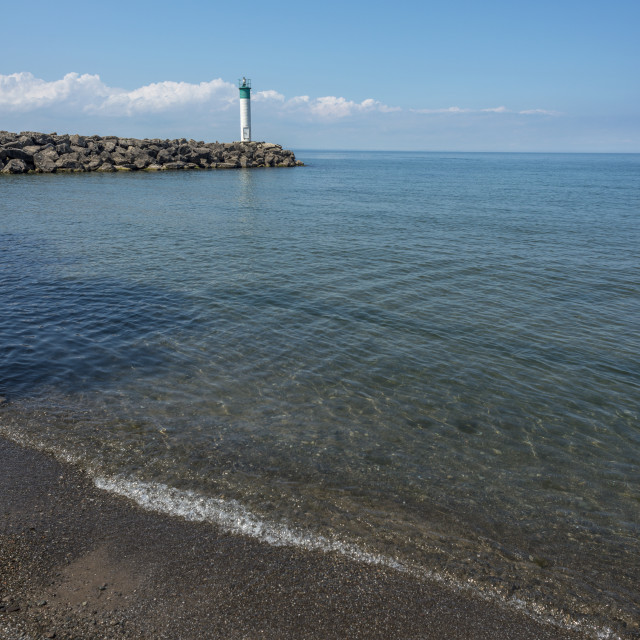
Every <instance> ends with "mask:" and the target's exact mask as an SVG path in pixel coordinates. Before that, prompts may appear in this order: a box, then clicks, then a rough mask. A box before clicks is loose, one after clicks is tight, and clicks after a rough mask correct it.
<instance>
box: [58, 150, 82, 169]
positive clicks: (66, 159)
mask: <svg viewBox="0 0 640 640" xmlns="http://www.w3.org/2000/svg"><path fill="white" fill-rule="evenodd" d="M83 169H84V167H83V165H82V163H81V162H80V161H79V159H78V156H77V154H75V153H67V154H64V155H62V156H60V158H58V160H56V170H62V171H82V170H83Z"/></svg>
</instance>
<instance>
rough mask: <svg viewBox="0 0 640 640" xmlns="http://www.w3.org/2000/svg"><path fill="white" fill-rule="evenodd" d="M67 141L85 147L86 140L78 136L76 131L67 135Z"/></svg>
mask: <svg viewBox="0 0 640 640" xmlns="http://www.w3.org/2000/svg"><path fill="white" fill-rule="evenodd" d="M69 142H70V143H71V144H72V145H73V146H75V147H86V146H87V141H86V140H85V138H84V136H79V135H78V134H77V133H76V134H74V135H72V136H69Z"/></svg>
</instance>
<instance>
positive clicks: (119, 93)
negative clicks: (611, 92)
mask: <svg viewBox="0 0 640 640" xmlns="http://www.w3.org/2000/svg"><path fill="white" fill-rule="evenodd" d="M237 97H238V90H237V88H236V86H235V84H233V83H230V82H226V81H224V80H222V79H221V78H217V79H214V80H210V81H209V82H200V83H199V84H193V83H189V82H173V81H165V82H155V83H152V84H148V85H144V86H142V87H139V88H137V89H133V90H130V91H127V90H125V89H120V88H117V87H110V86H108V85H107V84H105V83H104V82H103V81H102V80H101V79H100V76H99V75H97V74H96V75H91V74H82V75H80V74H78V73H68V74H66V75H65V76H64V77H63V78H61V79H60V80H53V81H47V80H43V79H41V78H36V77H35V76H34V75H33V74H31V73H28V72H22V73H13V74H11V75H0V111H5V112H22V113H24V112H29V111H38V110H40V109H55V110H61V111H65V112H67V113H68V112H69V111H71V112H74V111H75V112H80V113H82V114H85V115H100V116H112V117H130V116H136V115H144V114H150V115H151V114H160V113H169V112H171V111H178V110H184V109H187V108H189V109H194V108H199V109H202V108H205V109H207V110H209V111H226V110H228V109H230V108H232V107H235V105H236V103H237ZM253 100H254V101H255V102H256V103H259V104H260V105H261V106H263V107H264V108H265V109H266V110H268V111H272V112H279V113H280V114H283V115H287V116H289V117H290V116H298V117H301V118H303V119H305V120H308V121H313V120H317V121H320V122H329V121H338V120H343V119H346V118H350V117H354V116H361V115H363V114H374V113H380V114H390V113H397V112H401V111H403V109H401V108H400V107H394V106H389V105H386V104H384V103H382V102H380V101H378V100H374V99H373V98H367V99H366V100H363V101H362V102H355V101H353V100H348V99H347V98H344V97H340V96H322V97H317V98H312V97H310V96H306V95H305V96H295V97H293V98H289V99H287V98H286V97H285V96H284V95H283V94H281V93H279V92H278V91H275V90H273V89H269V90H266V91H258V92H256V93H255V94H254V96H253ZM406 111H408V112H410V113H415V114H423V115H429V114H452V115H459V114H469V113H495V114H503V113H505V114H506V113H509V114H518V115H559V114H558V113H557V112H554V111H549V110H545V109H527V110H522V111H512V110H510V109H507V108H506V107H504V106H500V107H490V108H484V109H468V108H461V107H447V108H442V109H408V110H406Z"/></svg>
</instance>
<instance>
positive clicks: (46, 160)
mask: <svg viewBox="0 0 640 640" xmlns="http://www.w3.org/2000/svg"><path fill="white" fill-rule="evenodd" d="M58 159H59V156H58V152H57V151H56V150H55V148H54V147H48V148H46V149H43V150H42V151H38V153H35V154H34V155H33V163H34V165H35V168H36V169H40V170H41V171H43V172H44V173H52V172H54V171H55V170H56V162H57V161H58Z"/></svg>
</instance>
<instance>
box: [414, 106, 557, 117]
mask: <svg viewBox="0 0 640 640" xmlns="http://www.w3.org/2000/svg"><path fill="white" fill-rule="evenodd" d="M409 111H411V112H412V113H423V114H436V113H452V114H460V113H515V114H518V115H547V116H559V115H561V114H560V112H559V111H549V110H547V109H525V110H523V111H513V110H512V109H507V107H504V106H500V107H488V108H486V109H465V108H462V107H445V108H442V109H409Z"/></svg>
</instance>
